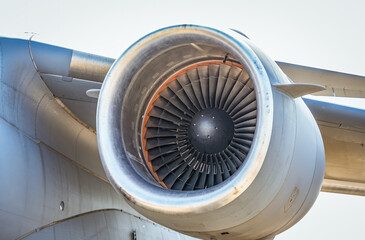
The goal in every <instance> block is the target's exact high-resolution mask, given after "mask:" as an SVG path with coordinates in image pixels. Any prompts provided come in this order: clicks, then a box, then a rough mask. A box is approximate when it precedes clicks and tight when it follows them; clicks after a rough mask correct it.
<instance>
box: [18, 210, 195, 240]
mask: <svg viewBox="0 0 365 240" xmlns="http://www.w3.org/2000/svg"><path fill="white" fill-rule="evenodd" d="M22 239H24V240H63V239H65V240H70V239H72V240H83V239H95V240H97V239H99V240H107V239H111V240H114V239H122V240H133V239H138V240H174V239H179V240H188V239H190V240H192V239H193V238H191V237H188V236H184V235H181V234H179V233H177V232H175V231H172V230H170V229H168V228H165V227H162V226H160V225H158V224H155V223H153V222H151V221H148V220H146V219H143V218H140V217H137V216H134V215H132V214H129V213H126V212H123V211H120V210H119V211H118V210H117V209H106V210H101V211H93V212H88V213H85V214H80V215H77V216H74V217H71V218H67V219H64V220H62V221H59V222H54V223H52V224H49V225H46V226H42V227H40V228H39V229H38V231H36V230H35V231H34V232H33V233H30V234H29V235H28V236H26V237H24V238H22Z"/></svg>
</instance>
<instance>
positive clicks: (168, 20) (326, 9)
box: [0, 0, 365, 240]
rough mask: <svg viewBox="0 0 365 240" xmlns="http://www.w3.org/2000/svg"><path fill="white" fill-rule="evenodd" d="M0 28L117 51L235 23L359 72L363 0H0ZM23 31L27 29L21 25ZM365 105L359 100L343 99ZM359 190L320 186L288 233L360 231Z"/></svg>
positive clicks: (299, 59) (302, 59) (280, 45)
mask: <svg viewBox="0 0 365 240" xmlns="http://www.w3.org/2000/svg"><path fill="white" fill-rule="evenodd" d="M0 6H1V7H0V36H7V37H28V36H30V34H29V33H31V32H34V33H37V35H36V36H35V37H34V39H35V40H36V41H41V42H45V43H50V44H54V45H59V46H63V47H67V48H72V49H76V50H79V51H85V52H90V53H94V54H99V55H103V56H108V57H113V58H117V57H118V56H119V55H120V54H121V53H122V52H123V51H124V50H125V49H126V48H127V47H128V46H129V45H131V44H132V43H133V42H134V41H136V40H137V39H139V38H140V37H142V36H143V35H145V34H147V33H149V32H151V31H153V30H156V29H158V28H161V27H165V26H169V25H175V24H182V23H193V24H200V25H206V26H212V27H225V28H234V29H238V30H240V31H241V32H243V33H245V34H246V35H247V36H248V37H249V38H250V39H251V40H252V41H253V42H254V43H255V44H256V45H257V46H258V47H260V48H261V49H262V50H263V51H264V52H265V53H266V54H268V55H269V56H270V57H271V58H272V59H274V60H278V61H283V62H289V63H295V64H300V65H306V66H311V67H317V68H324V69H329V70H334V71H339V72H345V73H351V74H356V75H362V76H365V61H364V56H365V45H364V43H365V31H364V29H365V14H364V9H365V1H361V0H347V1H337V0H332V1H331V0H321V1H318V0H307V1H293V0H291V1H290V0H287V1H284V0H279V1H263V0H256V1H231V0H224V1H222V0H220V1H214V0H209V1H196V0H195V1H190V0H184V1H162V0H154V1H147V0H146V1H140V0H133V1H124V0H115V1H108V0H104V1H97V0H32V1H30V0H11V1H10V0H0ZM25 32H28V33H25ZM345 104H347V105H353V106H355V105H356V106H357V107H360V108H365V101H364V100H363V99H362V100H360V101H355V100H354V99H350V100H347V101H346V103H345ZM364 222H365V197H358V196H347V195H341V194H332V193H320V195H319V198H318V200H317V202H316V203H315V205H314V206H313V208H312V209H311V211H310V212H309V213H308V214H307V215H306V216H305V217H304V218H303V219H302V220H301V221H300V222H299V223H298V224H297V225H295V226H294V227H293V228H291V229H289V230H288V231H286V232H284V233H283V234H281V235H279V236H278V237H277V238H275V239H277V240H286V239H296V240H304V239H306V240H307V239H312V240H317V239H318V240H319V239H331V240H340V239H341V240H342V239H365V232H364V231H363V226H364V225H363V223H364Z"/></svg>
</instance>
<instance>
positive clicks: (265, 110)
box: [97, 25, 324, 239]
mask: <svg viewBox="0 0 365 240" xmlns="http://www.w3.org/2000/svg"><path fill="white" fill-rule="evenodd" d="M278 84H279V85H280V84H291V81H290V80H289V79H288V78H287V77H286V76H285V75H284V73H283V72H282V71H281V70H280V68H279V67H278V66H277V65H276V64H275V62H273V61H272V60H270V59H269V58H268V57H267V56H266V55H265V54H263V53H262V52H261V51H260V50H259V49H258V48H257V47H255V46H254V45H253V44H252V43H251V42H250V40H248V39H247V38H246V37H245V36H244V35H242V34H240V33H238V32H236V31H232V30H227V31H222V30H217V29H213V28H209V27H202V26H196V25H181V26H173V27H168V28H164V29H161V30H158V31H156V32H153V33H151V34H149V35H147V36H145V37H144V38H142V39H140V40H139V41H137V42H136V43H135V44H134V45H132V46H131V47H130V48H129V49H127V50H126V51H125V52H124V53H123V54H122V55H121V57H120V58H119V59H118V60H117V61H116V62H115V63H114V65H113V66H112V68H111V69H110V71H109V73H108V75H107V77H106V79H105V81H104V84H103V87H102V90H101V93H100V97H99V103H98V114H97V135H98V144H99V150H100V155H101V159H102V162H103V166H104V169H105V171H106V174H107V176H108V178H109V180H110V182H111V183H112V185H113V186H114V187H115V189H116V190H117V191H119V192H120V193H121V194H123V196H124V197H125V198H126V200H127V202H128V203H129V204H130V205H131V206H132V207H133V208H135V209H136V210H137V211H139V212H140V213H141V214H143V215H144V216H146V217H148V218H150V219H151V220H153V221H156V222H158V223H160V224H162V225H164V226H167V227H169V228H172V229H174V230H176V231H180V232H182V233H185V234H188V235H191V236H195V237H200V238H206V239H211V238H213V239H262V238H267V237H273V236H275V235H276V234H278V233H280V232H282V231H284V230H285V229H287V228H289V227H290V226H292V225H294V224H295V223H296V222H297V221H299V220H300V219H301V218H302V217H303V216H304V215H305V213H306V212H307V211H308V210H309V209H310V207H311V206H312V204H313V203H314V201H315V199H316V197H317V195H318V193H319V190H320V186H321V183H322V179H323V174H324V150H323V143H322V139H321V136H320V133H319V130H318V127H317V125H316V123H315V121H314V119H313V116H312V115H311V113H310V112H309V110H308V108H307V107H306V105H305V104H304V103H303V101H302V99H300V98H297V99H294V98H293V97H292V96H290V95H288V94H286V93H285V92H282V91H280V90H278V89H277V88H274V87H272V85H276V86H277V85H278Z"/></svg>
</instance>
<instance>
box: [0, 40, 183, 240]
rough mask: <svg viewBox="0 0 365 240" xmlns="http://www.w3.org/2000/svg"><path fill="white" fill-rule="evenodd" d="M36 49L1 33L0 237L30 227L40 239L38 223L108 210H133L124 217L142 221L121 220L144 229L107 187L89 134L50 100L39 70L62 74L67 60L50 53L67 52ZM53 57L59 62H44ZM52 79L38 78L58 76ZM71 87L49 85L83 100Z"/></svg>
mask: <svg viewBox="0 0 365 240" xmlns="http://www.w3.org/2000/svg"><path fill="white" fill-rule="evenodd" d="M43 48H44V49H43ZM34 50H35V49H34V47H33V51H34ZM48 50H49V52H48ZM35 51H38V52H37V53H35V54H34V55H33V56H34V59H32V58H31V57H30V49H29V42H28V41H26V40H18V39H9V38H0V133H1V134H0V148H1V151H0V192H1V195H0V239H6V240H7V239H16V238H19V237H24V236H28V235H29V234H31V233H34V232H37V234H40V235H38V236H35V238H36V239H37V238H38V239H39V238H41V236H43V235H42V234H43V233H44V232H43V231H42V230H41V228H42V227H44V226H48V225H49V224H52V223H54V222H60V221H62V220H64V219H68V218H72V217H74V216H77V215H80V214H84V213H88V212H91V211H98V210H105V209H110V208H114V209H119V210H123V211H124V212H127V213H129V214H131V215H133V216H132V217H130V218H138V219H139V218H142V219H143V220H141V221H138V220H136V221H133V222H129V219H128V218H127V219H124V220H125V221H128V222H127V223H126V224H129V226H133V227H135V229H137V230H138V229H139V228H140V227H141V229H143V225H142V224H140V223H139V222H148V224H149V225H153V223H151V222H150V221H148V220H146V219H145V218H143V216H141V215H140V214H138V213H137V212H135V211H134V210H133V209H132V208H130V207H129V206H128V204H126V202H125V201H124V199H123V198H121V197H120V196H119V195H118V194H117V193H116V192H115V191H114V189H113V187H112V186H111V185H110V184H109V182H108V180H107V179H106V176H105V173H104V170H103V167H102V165H101V162H100V158H99V153H98V147H97V142H96V135H95V131H94V130H93V129H91V128H90V127H89V126H87V125H86V124H85V123H83V122H82V121H80V119H78V118H77V117H76V116H75V115H74V114H73V113H71V112H70V110H69V109H68V108H67V107H66V106H64V105H63V104H62V102H61V101H60V100H59V99H58V98H55V97H54V94H53V93H52V92H51V91H50V90H49V89H48V87H47V86H46V84H45V82H44V81H43V79H42V74H40V73H39V72H38V71H43V70H46V69H48V70H49V71H51V72H52V73H57V74H64V73H66V72H67V69H68V67H67V61H63V60H64V59H67V58H62V57H61V58H57V57H55V58H53V57H54V53H55V52H57V53H60V55H59V56H68V55H67V54H63V53H62V51H63V50H62V49H61V50H60V48H57V47H50V46H49V45H46V44H38V45H37V50H35ZM67 52H68V51H66V53H67ZM40 53H42V54H40ZM48 58H50V59H49V61H47V59H48ZM57 59H63V60H62V61H61V60H60V61H59V60H57ZM34 61H35V62H34ZM53 61H55V62H53ZM56 62H57V64H60V65H59V66H57V65H53V66H47V64H48V63H49V64H51V63H55V64H56ZM34 63H35V65H36V66H38V68H37V70H38V71H37V70H36V69H35V67H34ZM64 64H66V65H64ZM51 65H52V64H51ZM49 67H50V68H49ZM48 70H47V71H48ZM53 76H54V75H53ZM53 76H52V79H51V78H50V79H47V80H45V81H57V80H55V78H53ZM67 79H69V78H67ZM61 81H62V80H61ZM73 84H74V85H73V86H76V89H74V92H73V93H72V92H70V91H69V90H65V91H66V92H63V93H62V92H57V90H60V89H61V88H62V87H63V86H62V87H55V89H54V90H55V93H56V94H59V95H63V96H65V97H68V98H69V97H70V96H73V97H75V96H76V97H79V98H87V96H86V95H85V92H84V91H83V92H82V94H83V95H79V91H80V89H82V88H83V86H84V84H83V83H81V82H79V81H75V82H74V83H73ZM50 85H52V86H55V85H57V84H55V85H53V84H50ZM79 100H80V101H82V99H79ZM93 117H95V115H94V116H93ZM95 220H96V219H95ZM122 220H123V219H122ZM122 220H118V223H123V222H122ZM107 225H108V226H113V223H110V222H109V223H108V224H107ZM68 226H70V225H68ZM84 227H85V226H84V225H75V226H71V227H70V228H69V229H68V230H69V232H71V233H73V234H76V235H77V234H82V233H83V231H84ZM156 228H161V227H160V226H158V227H157V226H156ZM54 229H55V230H56V229H58V227H55V228H54ZM60 229H61V230H62V228H60ZM86 232H87V231H86ZM115 232H119V230H116V231H115ZM160 233H163V231H161V232H160ZM160 233H158V232H156V234H160ZM153 234H154V233H151V235H152V236H154V235H153ZM175 235H176V233H175ZM180 235H181V234H180ZM46 236H49V235H46ZM159 236H160V235H159ZM167 236H170V235H169V233H168V234H167ZM46 238H47V239H49V238H48V237H46ZM63 238H66V239H67V235H65V236H63ZM156 238H158V237H156Z"/></svg>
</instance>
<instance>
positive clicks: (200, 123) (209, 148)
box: [188, 108, 234, 154]
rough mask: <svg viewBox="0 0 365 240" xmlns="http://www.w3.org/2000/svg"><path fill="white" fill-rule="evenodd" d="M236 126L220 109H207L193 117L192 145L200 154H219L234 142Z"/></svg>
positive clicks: (189, 132) (190, 135)
mask: <svg viewBox="0 0 365 240" xmlns="http://www.w3.org/2000/svg"><path fill="white" fill-rule="evenodd" d="M233 133H234V125H233V121H232V118H231V117H230V116H229V115H228V113H226V112H225V111H223V110H221V109H218V108H206V109H203V110H201V111H200V112H198V113H197V114H195V116H194V117H193V119H192V121H191V123H190V126H189V130H188V135H189V139H190V141H191V144H192V145H193V146H194V148H195V149H196V150H198V151H199V152H200V153H208V154H212V153H218V152H220V151H222V150H224V149H225V148H227V147H228V145H229V144H230V142H231V141H232V138H233Z"/></svg>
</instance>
